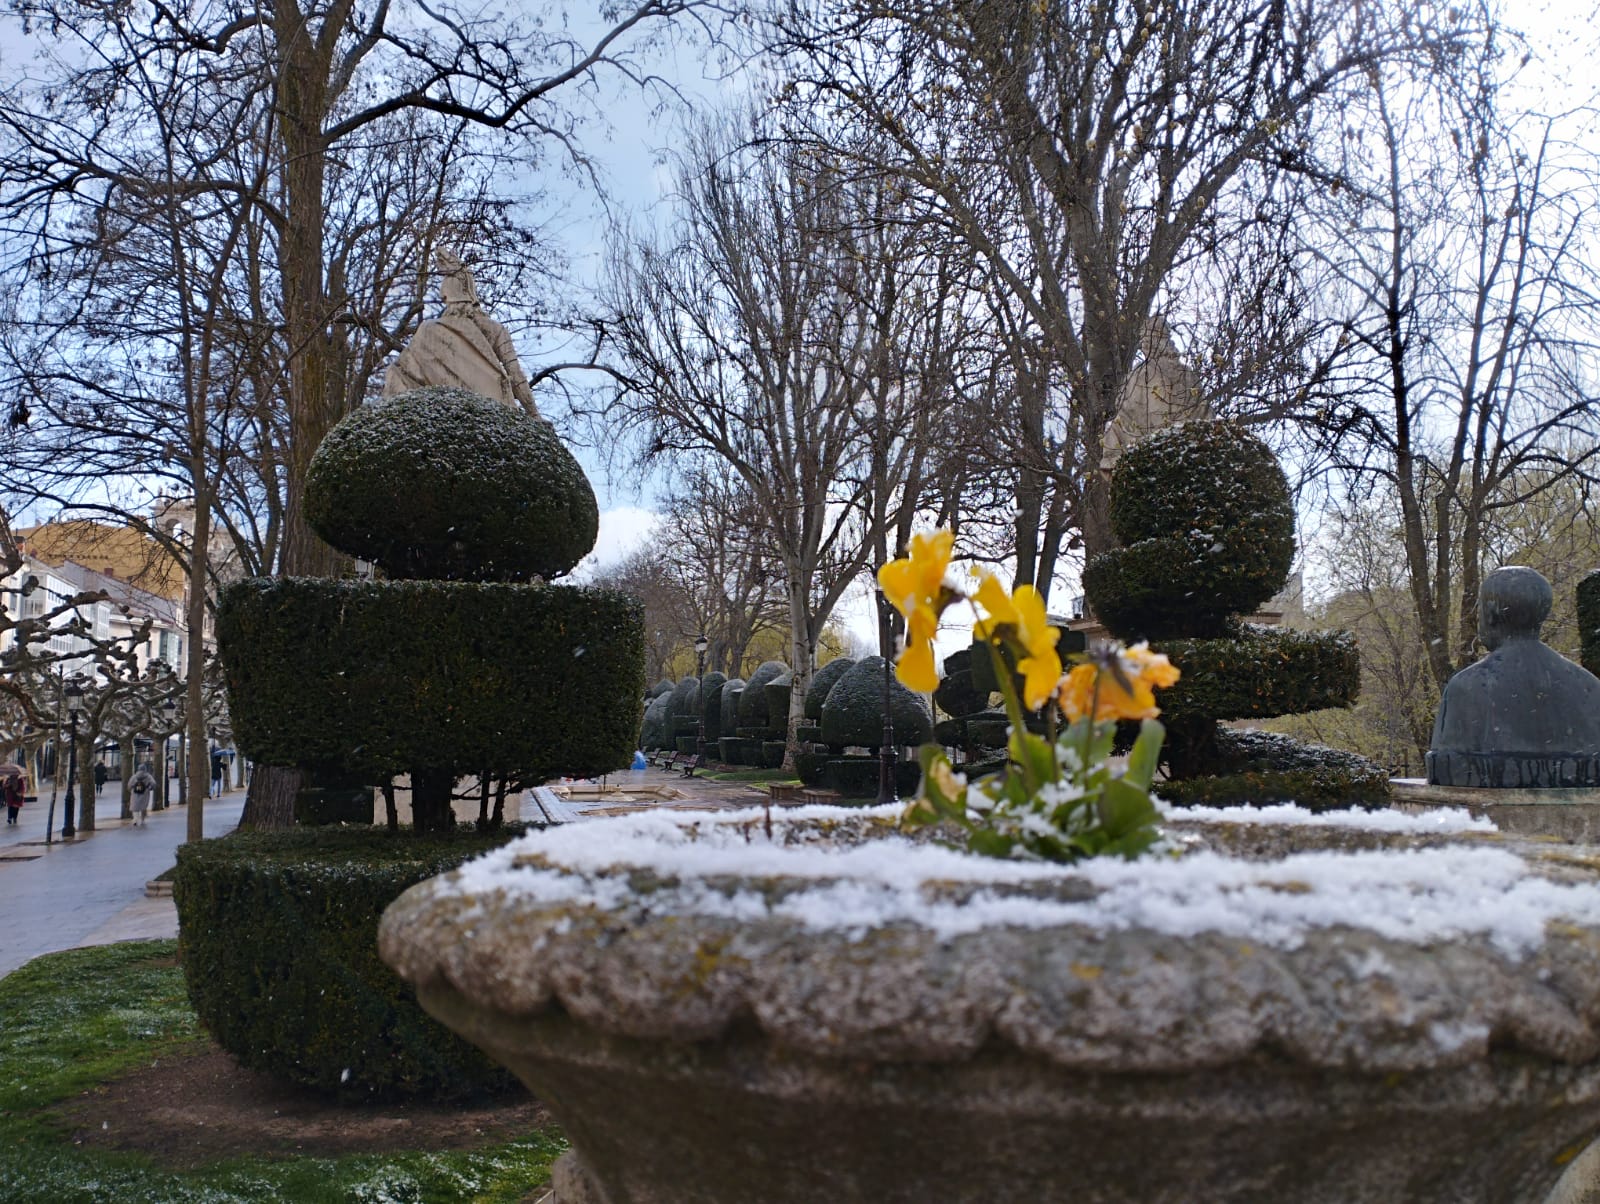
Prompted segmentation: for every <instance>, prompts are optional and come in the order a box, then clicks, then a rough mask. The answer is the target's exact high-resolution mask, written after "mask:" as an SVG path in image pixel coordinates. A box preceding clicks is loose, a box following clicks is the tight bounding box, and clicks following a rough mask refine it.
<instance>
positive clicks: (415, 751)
mask: <svg viewBox="0 0 1600 1204" xmlns="http://www.w3.org/2000/svg"><path fill="white" fill-rule="evenodd" d="M217 636H218V641H219V643H220V645H221V649H222V655H223V665H224V669H225V674H226V681H227V688H228V709H229V713H230V715H231V716H232V720H233V731H234V736H235V739H236V741H237V743H238V747H239V748H240V749H241V750H242V751H243V752H244V753H245V755H246V756H248V757H250V758H251V759H252V760H255V761H259V762H262V763H265V764H269V765H304V766H306V767H308V768H310V769H312V770H314V771H329V772H338V773H346V774H349V775H350V776H351V777H353V778H355V779H356V780H358V781H364V782H369V783H374V784H377V783H381V782H383V781H386V780H387V779H388V778H389V777H391V776H393V775H397V774H401V773H407V772H410V771H411V770H413V769H414V768H417V767H427V768H430V769H438V770H454V771H456V772H457V773H458V774H459V775H464V774H469V773H478V772H484V771H487V772H489V773H493V774H498V775H506V776H515V777H519V778H522V779H523V780H524V781H528V782H538V781H544V780H548V779H550V778H553V777H560V776H563V775H567V776H571V777H591V776H595V775H598V774H602V773H609V772H612V771H613V770H618V769H624V768H626V767H627V766H628V764H629V763H630V762H631V759H632V755H633V750H634V747H635V737H636V736H637V735H638V734H639V725H640V720H641V718H642V705H641V700H642V698H643V695H644V668H643V666H644V620H643V615H642V611H641V608H640V607H639V605H638V603H636V602H634V601H633V600H632V599H630V598H628V597H626V596H624V595H622V594H619V593H614V592H611V591H607V590H595V589H575V588H573V587H570V586H560V585H509V584H487V585H479V584H459V583H451V582H440V581H383V582H373V581H351V580H338V581H336V580H323V579H312V578H299V577H285V578H277V579H271V580H267V579H262V578H255V579H251V580H247V581H241V582H238V583H236V584H234V585H231V586H229V587H228V588H226V589H225V590H223V591H222V595H221V598H220V600H219V603H218V613H217Z"/></svg>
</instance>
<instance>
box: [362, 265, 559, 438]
mask: <svg viewBox="0 0 1600 1204" xmlns="http://www.w3.org/2000/svg"><path fill="white" fill-rule="evenodd" d="M436 263H437V265H438V268H439V272H440V274H441V275H442V276H443V280H442V281H441V282H440V285H439V297H440V300H442V301H443V302H444V312H443V313H441V314H440V315H439V316H438V317H437V318H433V319H430V320H429V321H426V322H424V323H423V324H422V325H421V326H419V327H417V333H416V334H415V335H413V336H412V338H411V342H409V343H408V344H406V347H405V350H403V351H402V352H401V353H400V356H399V358H398V359H396V360H395V362H394V363H393V364H391V365H389V370H388V372H387V373H385V375H384V378H383V395H384V396H385V397H394V396H395V395H397V394H399V393H409V392H410V391H411V390H412V389H420V388H423V387H424V386H427V385H446V386H450V387H453V388H461V389H469V390H471V391H472V392H474V393H479V394H482V395H483V396H484V397H492V398H494V399H495V400H496V401H500V402H504V403H505V404H506V405H511V406H514V405H521V407H522V408H523V409H524V410H526V411H527V412H528V413H530V414H532V415H533V416H534V417H535V418H541V417H542V415H541V414H540V413H539V407H538V406H537V405H536V404H534V400H533V390H532V389H530V388H529V387H528V377H527V375H526V374H525V373H524V372H523V371H522V364H521V362H520V361H519V360H518V359H517V349H516V347H515V346H514V345H513V344H512V342H511V332H510V331H508V330H507V329H506V328H505V327H504V326H502V325H501V324H500V323H499V322H496V321H495V320H494V319H493V318H491V317H490V316H489V315H488V314H486V313H485V312H484V311H483V307H482V306H481V305H479V304H478V289H477V286H476V284H474V283H473V279H472V269H471V268H469V267H467V265H466V264H464V263H462V262H461V259H460V257H459V256H458V255H456V254H455V253H454V252H453V251H440V252H439V254H438V257H437V260H436Z"/></svg>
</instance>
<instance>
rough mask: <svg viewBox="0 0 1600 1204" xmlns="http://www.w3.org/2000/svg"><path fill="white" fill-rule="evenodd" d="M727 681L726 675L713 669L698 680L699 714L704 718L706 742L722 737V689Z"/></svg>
mask: <svg viewBox="0 0 1600 1204" xmlns="http://www.w3.org/2000/svg"><path fill="white" fill-rule="evenodd" d="M727 680H728V677H727V674H725V673H718V672H717V671H716V670H715V669H713V670H712V671H711V672H710V673H707V674H706V675H705V676H704V677H702V678H701V679H700V703H699V713H700V714H701V715H702V716H703V717H704V718H705V722H706V739H707V740H708V741H709V740H716V739H718V738H720V737H721V735H722V687H723V686H724V685H725V684H726V683H727Z"/></svg>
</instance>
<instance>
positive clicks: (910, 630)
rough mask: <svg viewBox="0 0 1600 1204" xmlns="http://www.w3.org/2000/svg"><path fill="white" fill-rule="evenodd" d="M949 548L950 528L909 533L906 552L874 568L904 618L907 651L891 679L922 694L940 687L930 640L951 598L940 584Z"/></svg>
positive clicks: (947, 567) (951, 542) (951, 543)
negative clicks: (909, 545)
mask: <svg viewBox="0 0 1600 1204" xmlns="http://www.w3.org/2000/svg"><path fill="white" fill-rule="evenodd" d="M954 546H955V533H954V532H952V531H949V530H944V531H935V532H933V534H931V535H921V534H918V535H913V536H912V537H911V552H910V554H909V555H907V556H904V557H901V558H900V559H899V560H891V561H890V562H889V563H888V564H886V565H884V566H883V567H882V568H881V569H879V570H878V585H879V587H880V588H882V590H883V596H884V597H885V598H887V599H889V602H890V604H891V605H893V606H894V608H895V609H896V610H898V611H899V612H900V613H901V614H903V615H904V616H905V617H906V648H905V651H904V652H902V653H901V654H900V659H899V661H898V662H896V665H895V676H896V677H898V678H899V679H900V681H901V682H902V683H903V684H904V685H906V686H907V687H909V688H910V689H913V690H919V691H921V692H923V693H928V692H930V691H932V690H936V689H938V687H939V672H938V670H937V669H936V668H935V667H934V663H933V637H934V634H935V633H936V632H937V631H938V630H939V616H940V614H941V613H943V611H944V608H945V607H946V606H947V605H949V603H950V601H951V599H953V598H954V597H955V596H956V595H955V591H953V590H951V589H950V587H949V586H947V585H946V584H945V581H944V577H945V574H946V573H947V572H949V570H950V553H951V551H952V549H953V548H954Z"/></svg>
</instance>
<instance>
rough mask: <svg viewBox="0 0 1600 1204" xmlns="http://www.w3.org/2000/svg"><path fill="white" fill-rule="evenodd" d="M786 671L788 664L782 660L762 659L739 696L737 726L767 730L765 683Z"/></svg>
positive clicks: (774, 679)
mask: <svg viewBox="0 0 1600 1204" xmlns="http://www.w3.org/2000/svg"><path fill="white" fill-rule="evenodd" d="M787 672H789V666H788V665H786V664H784V663H783V662H782V661H764V662H763V663H762V664H761V665H760V666H759V667H758V668H757V669H756V671H755V672H754V673H752V674H751V675H750V677H749V679H748V680H746V682H745V683H744V693H743V694H741V695H740V696H739V724H738V726H739V727H744V728H754V729H759V730H760V731H763V732H764V731H766V730H767V727H768V723H767V683H768V682H772V681H776V680H777V679H778V678H780V677H782V676H783V675H784V674H785V673H787Z"/></svg>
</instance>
